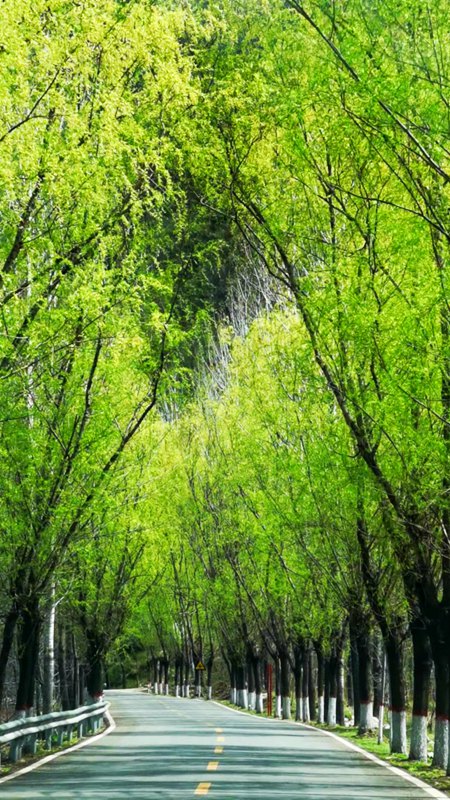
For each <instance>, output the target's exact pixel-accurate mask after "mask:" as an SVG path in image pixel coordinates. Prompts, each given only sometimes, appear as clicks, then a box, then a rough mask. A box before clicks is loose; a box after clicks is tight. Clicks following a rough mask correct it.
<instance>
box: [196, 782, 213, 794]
mask: <svg viewBox="0 0 450 800" xmlns="http://www.w3.org/2000/svg"><path fill="white" fill-rule="evenodd" d="M210 788H211V784H210V783H199V785H198V786H197V788H196V790H195V792H194V794H208V792H209V790H210Z"/></svg>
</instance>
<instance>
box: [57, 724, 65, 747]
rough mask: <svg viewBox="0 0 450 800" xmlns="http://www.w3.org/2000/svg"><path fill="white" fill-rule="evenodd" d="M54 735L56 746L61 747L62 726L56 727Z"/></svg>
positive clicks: (62, 737)
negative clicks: (55, 736)
mask: <svg viewBox="0 0 450 800" xmlns="http://www.w3.org/2000/svg"><path fill="white" fill-rule="evenodd" d="M56 735H57V740H56V743H57V745H58V747H61V745H62V744H63V742H64V727H61V728H57V729H56Z"/></svg>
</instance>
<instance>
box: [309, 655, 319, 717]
mask: <svg viewBox="0 0 450 800" xmlns="http://www.w3.org/2000/svg"><path fill="white" fill-rule="evenodd" d="M308 664H309V670H308V675H309V678H308V695H309V719H310V720H313V721H314V722H315V721H316V719H317V714H316V684H315V680H314V669H313V654H312V651H311V650H309V655H308Z"/></svg>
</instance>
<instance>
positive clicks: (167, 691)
mask: <svg viewBox="0 0 450 800" xmlns="http://www.w3.org/2000/svg"><path fill="white" fill-rule="evenodd" d="M164 688H165V694H166V695H168V694H169V684H168V683H166V684H165V686H164Z"/></svg>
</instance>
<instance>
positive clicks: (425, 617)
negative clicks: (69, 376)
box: [176, 0, 450, 766]
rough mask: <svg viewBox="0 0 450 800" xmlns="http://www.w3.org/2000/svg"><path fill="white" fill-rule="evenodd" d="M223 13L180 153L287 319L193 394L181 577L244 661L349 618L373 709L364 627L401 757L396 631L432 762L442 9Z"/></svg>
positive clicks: (443, 515) (267, 323) (439, 608)
mask: <svg viewBox="0 0 450 800" xmlns="http://www.w3.org/2000/svg"><path fill="white" fill-rule="evenodd" d="M222 13H223V19H224V25H223V29H222V31H221V35H220V36H218V37H217V41H214V42H213V43H212V44H211V47H210V48H208V50H207V51H204V53H203V54H202V55H204V56H206V60H202V66H203V69H204V71H205V76H206V78H205V80H207V81H208V86H209V90H208V93H207V94H205V95H204V96H203V98H202V101H203V110H204V120H203V126H202V128H201V137H202V139H201V141H202V143H206V156H205V153H204V152H203V154H202V160H201V161H200V160H199V158H198V153H197V152H196V151H193V152H192V156H191V163H192V164H193V172H194V173H195V176H196V186H197V187H198V192H199V194H200V195H201V196H203V197H204V198H206V199H207V202H208V203H210V204H211V205H213V206H214V207H219V208H220V209H222V210H223V213H225V214H228V215H230V216H231V218H232V219H233V221H234V225H235V229H236V230H237V231H238V232H239V234H240V237H241V241H242V242H244V243H245V246H246V247H247V248H248V252H249V253H252V254H253V258H254V259H255V261H256V270H257V272H258V274H260V273H261V271H262V270H263V269H265V271H266V274H267V273H268V274H269V275H270V276H271V278H272V289H273V290H274V291H275V292H276V293H277V294H278V298H277V303H278V305H281V306H284V307H285V308H287V309H288V311H287V312H286V313H287V315H288V316H287V317H283V323H282V327H281V330H282V334H280V333H279V332H277V325H280V318H279V316H277V314H274V313H272V314H271V315H270V316H269V318H268V319H265V320H264V321H262V322H260V323H255V324H254V326H253V327H252V329H251V332H250V333H249V336H248V338H247V340H246V344H245V346H243V347H244V350H243V352H244V353H245V355H243V356H241V355H240V352H241V351H240V348H241V344H239V341H238V343H237V344H236V345H235V346H234V349H233V360H232V364H231V366H230V370H231V373H230V374H228V375H226V381H225V382H226V386H225V389H223V388H222V387H221V388H220V391H218V392H217V386H216V387H215V391H216V393H218V394H219V395H220V400H219V401H218V405H217V407H214V409H213V411H211V409H210V406H209V405H208V404H207V403H206V405H205V409H202V403H205V401H204V400H200V401H199V403H200V409H202V414H201V422H198V423H193V426H194V431H197V430H198V431H200V432H201V433H200V434H199V435H200V440H201V441H202V442H203V444H202V445H201V446H200V445H199V444H198V441H197V438H196V434H195V433H193V434H192V439H189V437H188V439H187V440H185V441H184V443H183V444H182V445H181V451H182V452H186V451H187V452H189V453H190V458H191V461H190V465H189V466H188V467H187V468H186V470H187V474H188V482H187V485H188V486H189V489H190V494H191V496H189V502H188V507H189V508H191V512H190V513H189V512H188V511H187V510H186V509H183V511H182V512H181V515H180V519H181V520H182V524H181V525H179V531H180V534H179V537H181V536H182V534H183V533H184V539H186V538H188V539H189V549H190V552H191V553H192V556H191V557H192V558H193V559H194V565H195V566H194V567H192V568H191V569H192V571H193V573H194V574H196V575H197V574H198V570H199V569H200V568H202V570H203V573H204V574H205V575H206V576H207V578H208V585H207V590H206V591H205V596H204V597H203V598H202V603H201V604H202V606H205V604H206V603H207V602H208V601H207V598H208V597H209V596H210V594H213V595H215V596H216V601H215V604H214V605H213V609H212V610H211V611H210V612H209V617H210V618H213V619H214V620H216V621H217V620H221V621H222V623H221V626H220V627H221V631H222V633H221V636H222V637H223V639H222V645H223V646H225V645H226V642H227V640H228V639H230V638H231V639H232V636H231V631H230V622H229V620H230V619H235V624H234V627H235V628H236V630H238V631H239V636H238V641H239V642H240V648H241V649H240V651H239V652H240V653H241V655H240V658H241V660H242V657H243V655H242V652H243V651H245V652H252V648H253V649H255V648H256V650H258V648H260V647H261V646H262V642H264V647H265V649H266V651H268V652H271V651H272V653H276V655H277V658H279V659H280V661H281V663H283V659H284V660H285V661H286V662H288V661H289V660H290V662H291V664H292V663H295V655H294V654H295V649H296V647H297V639H299V641H300V642H303V641H304V640H305V639H306V640H308V641H314V640H317V641H318V642H319V643H320V642H321V640H322V641H323V642H327V644H326V647H328V648H330V649H331V651H332V650H333V649H335V648H339V647H340V646H341V641H342V636H341V631H342V624H343V621H344V617H345V618H347V619H348V622H349V625H350V630H351V639H352V640H353V641H354V642H355V646H356V647H357V648H358V656H359V665H360V690H361V692H362V696H361V698H360V699H361V701H362V706H363V708H364V707H365V710H364V712H363V720H364V718H365V716H367V717H368V716H370V702H371V697H370V693H369V690H368V687H369V685H370V680H369V678H368V671H369V667H370V659H369V658H368V652H369V647H368V640H369V638H370V632H371V629H372V626H373V624H376V625H377V627H378V629H379V631H380V633H381V636H382V638H383V642H384V649H385V653H386V658H387V663H388V669H389V678H390V694H391V698H390V699H391V707H392V747H393V749H394V750H396V751H398V750H399V751H404V750H405V748H406V715H405V710H406V694H405V678H404V645H405V636H406V632H407V631H408V632H409V634H410V635H411V638H412V646H413V652H414V697H413V733H412V751H411V752H412V756H413V757H420V758H424V757H425V751H426V718H427V713H428V697H429V686H430V676H431V671H432V669H433V675H434V683H435V696H436V709H435V714H436V725H435V752H434V761H435V763H436V764H437V765H439V766H445V765H446V763H447V757H448V716H449V654H450V646H449V645H450V640H449V636H450V628H449V610H450V595H449V590H450V582H449V576H450V572H449V565H450V551H449V507H448V474H449V463H448V460H449V447H448V444H449V431H450V428H449V355H450V352H449V304H448V289H447V284H448V245H449V233H450V228H449V216H448V207H449V203H448V200H449V198H448V182H449V156H448V134H449V130H448V98H447V89H446V87H447V80H448V63H449V51H448V41H447V39H446V34H445V14H444V13H443V9H442V7H441V5H440V4H439V3H437V2H436V3H428V4H427V5H426V7H424V6H423V4H421V3H412V4H408V5H407V4H403V5H401V6H400V7H399V6H398V4H396V6H395V7H394V6H393V5H391V4H389V3H383V4H377V3H375V4H374V3H364V2H363V3H348V4H346V5H345V6H339V7H337V6H336V5H335V4H332V3H328V2H321V3H316V4H314V5H313V4H311V5H310V6H309V5H308V4H307V3H301V4H300V3H296V2H294V0H292V2H290V0H287V2H286V3H283V4H280V5H277V4H270V6H269V4H268V5H264V4H259V3H258V4H252V3H249V4H246V10H245V14H244V13H243V10H242V9H240V8H239V7H236V5H235V4H229V5H226V4H223V6H222ZM243 246H244V245H243ZM249 258H250V256H249ZM264 307H267V294H264V292H263V297H262V299H261V302H260V308H264ZM241 327H242V326H241ZM244 327H245V325H244ZM293 331H295V335H294V333H293ZM240 333H242V331H240ZM280 340H282V341H280ZM251 341H253V342H254V345H253V347H251V344H249V342H251ZM225 372H226V371H225ZM223 375H224V372H223V370H222V372H221V377H222V378H223ZM274 398H275V399H274ZM277 403H278V405H277ZM274 404H275V407H276V408H277V409H278V410H277V411H275V410H274ZM198 413H199V410H198V409H197V411H196V414H198ZM194 416H195V414H194ZM182 424H185V425H186V424H187V423H186V418H185V420H184V422H183V423H182ZM198 447H200V452H201V457H200V455H198V450H197V448H198ZM196 453H197V455H196ZM179 493H180V492H179V487H178V488H177V489H176V496H177V497H179ZM193 509H196V511H194V510H193ZM185 546H187V545H185ZM185 557H186V556H185ZM222 582H224V585H222ZM187 583H190V581H188V580H187ZM214 586H217V589H216V590H214V588H213V587H214ZM228 598H229V600H228ZM227 602H230V603H231V605H230V606H228V605H227ZM222 614H223V616H222ZM322 625H325V631H323V630H322V627H321V626H322ZM256 631H257V632H258V636H256ZM255 637H256V639H257V641H255ZM219 638H220V637H219ZM358 643H359V644H358ZM236 647H237V644H236V642H235V641H230V648H231V650H233V648H236ZM319 651H320V644H319ZM331 651H330V652H331ZM282 672H283V669H282Z"/></svg>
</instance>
